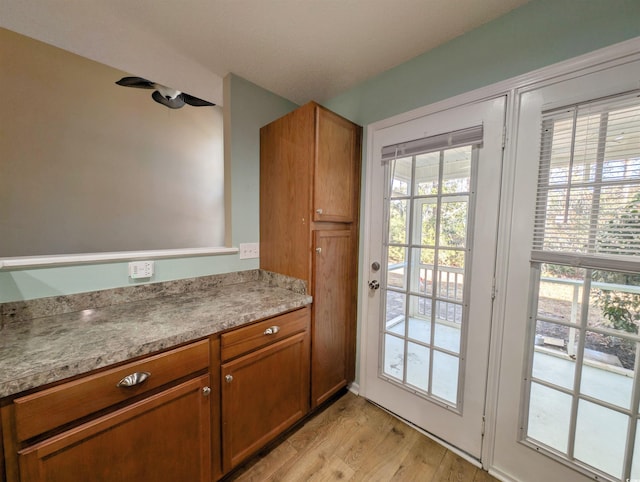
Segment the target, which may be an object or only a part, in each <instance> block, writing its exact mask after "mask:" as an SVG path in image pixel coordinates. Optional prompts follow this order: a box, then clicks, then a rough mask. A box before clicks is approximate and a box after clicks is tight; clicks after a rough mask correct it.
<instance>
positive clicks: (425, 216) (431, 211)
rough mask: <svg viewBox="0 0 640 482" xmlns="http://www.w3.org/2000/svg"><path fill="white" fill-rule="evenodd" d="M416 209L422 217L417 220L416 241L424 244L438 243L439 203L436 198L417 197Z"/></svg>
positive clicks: (433, 244) (432, 244)
mask: <svg viewBox="0 0 640 482" xmlns="http://www.w3.org/2000/svg"><path fill="white" fill-rule="evenodd" d="M414 206H415V207H414V209H415V212H416V213H419V214H420V217H419V218H418V219H417V220H416V225H415V236H414V241H415V243H416V244H421V245H422V246H435V245H436V222H437V220H438V203H437V200H436V199H417V200H415V201H414Z"/></svg>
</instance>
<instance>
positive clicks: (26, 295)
mask: <svg viewBox="0 0 640 482" xmlns="http://www.w3.org/2000/svg"><path fill="white" fill-rule="evenodd" d="M225 89H228V92H225V98H227V99H229V102H225V104H226V105H225V110H227V109H228V112H225V116H227V115H228V116H230V119H231V129H230V133H229V134H230V139H229V140H230V145H229V146H228V148H229V153H230V159H231V162H230V169H229V171H230V172H229V173H228V174H229V175H230V180H229V181H230V186H231V192H230V193H228V194H229V197H230V198H231V211H230V215H231V227H232V229H231V242H232V244H233V246H238V244H239V243H245V242H247V243H249V242H258V241H259V229H258V228H259V219H258V215H259V213H258V187H259V186H258V180H259V159H260V139H259V129H260V127H262V126H263V125H264V124H267V123H269V122H270V121H272V120H274V119H277V118H278V117H280V116H282V115H284V114H286V113H287V112H290V111H291V110H293V109H295V108H296V107H297V106H296V105H295V104H294V103H292V102H289V101H288V100H286V99H283V98H282V97H279V96H276V95H275V94H272V93H270V92H268V91H266V90H264V89H262V88H260V87H258V86H256V85H254V84H251V83H250V82H247V81H246V80H244V79H241V78H239V77H236V76H229V78H228V79H226V81H225ZM226 129H227V126H226V125H225V130H226ZM168 222H169V221H168ZM258 264H259V263H258V260H257V259H251V260H240V259H239V258H238V255H218V256H202V257H193V258H173V259H162V260H156V263H155V268H156V273H155V276H154V278H153V280H152V281H153V282H158V281H168V280H173V279H180V278H190V277H194V276H205V275H210V274H218V273H226V272H229V271H239V270H246V269H254V268H257V267H258ZM130 284H132V282H130V281H129V279H128V276H127V263H126V262H118V263H103V264H94V265H83V266H67V267H58V268H43V269H27V270H15V271H0V302H5V301H16V300H27V299H33V298H41V297H46V296H55V295H60V294H71V293H80V292H85V291H94V290H101V289H108V288H116V287H120V286H128V285H130Z"/></svg>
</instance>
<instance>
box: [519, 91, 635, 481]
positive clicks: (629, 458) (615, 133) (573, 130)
mask: <svg viewBox="0 0 640 482" xmlns="http://www.w3.org/2000/svg"><path fill="white" fill-rule="evenodd" d="M541 128H542V136H541V139H542V142H541V149H540V168H539V179H538V190H537V200H536V213H535V226H534V241H533V250H532V253H531V264H532V277H533V281H534V283H533V286H534V289H533V290H534V291H533V296H532V299H531V303H530V313H529V323H530V325H529V328H530V331H529V333H530V335H531V336H530V341H529V343H528V347H529V349H528V353H529V371H528V376H527V377H526V386H525V390H526V396H525V399H526V400H527V403H526V406H525V409H524V410H523V416H522V418H523V420H522V439H523V440H524V441H525V443H528V444H531V445H533V446H535V447H536V449H537V450H541V451H543V452H544V453H547V454H549V455H552V456H554V457H557V458H559V459H561V460H564V461H565V462H566V463H568V464H571V465H574V466H577V467H580V468H581V469H582V470H586V471H588V472H590V473H592V474H593V475H602V476H605V477H607V478H609V479H610V478H613V479H616V480H625V479H628V478H636V479H637V478H640V440H638V441H637V437H640V430H638V428H639V427H638V424H639V416H638V403H639V400H640V383H639V382H640V380H639V379H638V365H637V361H638V360H639V358H638V354H637V350H638V343H639V342H640V336H638V327H639V325H640V258H639V257H638V255H639V254H640V97H639V95H638V93H637V92H636V93H631V94H625V95H620V96H616V97H610V98H605V99H599V100H596V101H592V102H589V103H585V104H580V105H574V106H570V107H566V108H562V109H555V110H552V111H548V112H544V113H543V115H542V127H541Z"/></svg>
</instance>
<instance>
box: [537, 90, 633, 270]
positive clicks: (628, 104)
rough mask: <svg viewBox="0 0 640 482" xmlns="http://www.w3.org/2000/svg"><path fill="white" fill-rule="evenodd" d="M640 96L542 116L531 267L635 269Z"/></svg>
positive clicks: (630, 95) (566, 108)
mask: <svg viewBox="0 0 640 482" xmlns="http://www.w3.org/2000/svg"><path fill="white" fill-rule="evenodd" d="M639 254H640V93H639V92H634V93H631V94H629V93H627V94H625V95H620V96H616V97H609V98H605V99H600V100H596V101H593V102H589V103H585V104H579V105H573V106H569V107H565V108H561V109H554V110H551V111H547V112H543V114H542V136H541V148H540V169H539V178H538V189H537V200H536V212H535V228H534V239H533V252H532V260H533V261H540V262H551V263H561V264H570V265H574V266H585V267H592V268H611V269H620V270H624V271H627V270H631V271H636V270H638V269H639V268H640V261H638V255H639Z"/></svg>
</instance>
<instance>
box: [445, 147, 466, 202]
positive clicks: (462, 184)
mask: <svg viewBox="0 0 640 482" xmlns="http://www.w3.org/2000/svg"><path fill="white" fill-rule="evenodd" d="M471 152H472V151H471V146H464V147H456V148H455V149H447V150H446V151H444V173H443V181H442V182H443V186H442V192H443V193H455V192H469V191H470V190H471Z"/></svg>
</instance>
